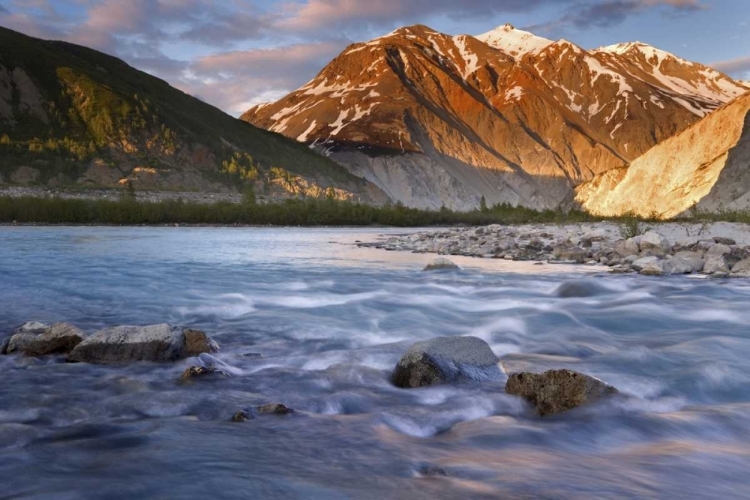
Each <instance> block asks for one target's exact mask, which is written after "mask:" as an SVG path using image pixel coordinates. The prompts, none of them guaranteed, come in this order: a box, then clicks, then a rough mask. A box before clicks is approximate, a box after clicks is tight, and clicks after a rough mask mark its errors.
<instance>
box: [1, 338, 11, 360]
mask: <svg viewBox="0 0 750 500" xmlns="http://www.w3.org/2000/svg"><path fill="white" fill-rule="evenodd" d="M9 345H10V337H7V338H5V339H3V340H2V341H0V356H4V355H6V354H8V346H9Z"/></svg>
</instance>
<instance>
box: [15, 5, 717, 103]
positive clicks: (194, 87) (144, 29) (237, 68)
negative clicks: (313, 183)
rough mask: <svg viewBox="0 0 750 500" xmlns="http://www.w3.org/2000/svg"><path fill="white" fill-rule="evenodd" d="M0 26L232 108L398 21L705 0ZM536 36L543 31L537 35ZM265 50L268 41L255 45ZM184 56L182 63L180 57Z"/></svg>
mask: <svg viewBox="0 0 750 500" xmlns="http://www.w3.org/2000/svg"><path fill="white" fill-rule="evenodd" d="M0 2H2V5H0V25H2V26H7V27H10V28H12V29H16V30H19V31H22V32H24V33H27V34H29V35H32V36H37V37H41V38H54V39H63V40H67V41H71V42H74V43H79V44H81V45H86V46H89V47H92V48H95V49H97V50H101V51H104V52H107V53H110V54H112V55H115V56H117V57H120V58H122V59H124V60H125V61H127V62H128V63H129V64H131V65H132V66H134V67H136V68H139V69H142V70H144V71H148V72H149V73H152V74H154V75H156V76H158V77H160V78H163V79H165V80H167V81H168V82H169V83H171V84H172V85H174V86H176V87H178V88H180V89H181V90H183V91H185V92H188V93H191V94H193V95H196V96H199V97H201V98H202V99H203V100H205V101H207V102H209V103H211V104H214V105H216V106H219V107H220V108H222V109H224V110H226V111H228V112H231V113H235V114H238V113H241V112H242V111H244V110H245V109H243V106H244V107H248V103H253V104H254V103H256V102H258V101H260V100H264V99H277V98H279V97H281V96H282V95H283V94H285V93H286V92H289V91H291V90H293V89H295V88H297V87H299V86H300V85H301V84H303V83H304V82H306V81H307V80H309V79H310V78H311V77H312V76H313V75H315V74H316V73H317V72H318V71H319V70H320V69H321V68H322V67H323V66H325V64H326V63H327V62H328V61H329V60H330V59H331V58H333V57H334V56H336V55H337V54H338V53H339V52H340V51H341V50H343V49H344V48H345V47H346V45H347V44H349V43H350V41H351V40H365V39H367V38H370V36H371V35H372V34H373V32H379V33H382V32H385V31H387V30H390V29H393V28H394V27H396V26H401V25H404V24H414V23H426V24H431V23H433V22H434V21H435V20H445V19H448V18H450V19H454V20H456V19H459V20H460V19H469V20H471V19H477V20H482V21H486V20H488V19H495V18H502V17H503V16H504V15H506V14H512V13H522V14H527V13H529V12H535V11H540V10H543V8H545V7H547V8H552V9H555V10H558V11H559V9H563V16H562V18H560V19H558V20H556V21H554V22H551V23H546V24H540V25H538V26H536V27H532V29H531V31H535V30H538V31H540V32H551V31H557V32H560V31H564V30H566V29H571V28H573V29H585V28H587V27H589V26H610V25H612V24H616V23H619V22H622V21H623V20H624V19H626V18H627V17H629V16H631V15H635V14H637V13H639V12H642V11H646V10H649V9H653V8H659V9H660V10H662V11H663V12H665V13H669V14H674V13H677V12H690V11H694V10H698V9H702V8H704V7H705V6H704V5H703V3H702V0H596V1H595V0H462V1H458V0H409V1H406V0H265V1H263V2H260V1H249V0H224V1H217V0H4V1H3V0H0ZM540 34H541V33H540ZM258 47H265V48H258ZM181 59H182V60H181Z"/></svg>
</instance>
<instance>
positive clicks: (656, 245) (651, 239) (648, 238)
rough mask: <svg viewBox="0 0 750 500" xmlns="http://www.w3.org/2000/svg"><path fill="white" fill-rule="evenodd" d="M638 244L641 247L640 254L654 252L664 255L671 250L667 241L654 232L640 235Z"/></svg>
mask: <svg viewBox="0 0 750 500" xmlns="http://www.w3.org/2000/svg"><path fill="white" fill-rule="evenodd" d="M638 244H639V246H640V247H641V252H644V251H649V250H651V251H653V250H656V251H659V252H662V253H665V254H666V253H667V252H669V250H670V248H672V245H671V244H670V243H669V240H668V239H667V238H665V237H664V236H663V235H661V234H659V233H657V232H656V231H648V232H647V233H644V234H642V235H641V236H640V238H639V243H638Z"/></svg>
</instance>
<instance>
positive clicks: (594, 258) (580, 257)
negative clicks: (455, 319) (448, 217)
mask: <svg viewBox="0 0 750 500" xmlns="http://www.w3.org/2000/svg"><path fill="white" fill-rule="evenodd" d="M628 231H633V232H638V233H639V234H632V235H631V234H628ZM360 245H362V246H365V247H372V248H380V249H384V250H391V251H410V252H415V253H434V254H438V255H460V256H467V257H479V258H493V259H504V260H512V261H534V262H538V263H548V264H559V263H565V264H586V265H590V266H601V267H606V268H609V271H610V272H613V273H630V272H638V273H640V274H647V275H669V274H692V273H699V274H703V275H707V276H712V277H729V276H732V277H748V276H750V226H748V225H747V224H741V223H729V222H715V223H703V224H698V223H689V222H682V223H675V222H672V223H653V224H649V225H648V227H644V226H640V225H638V226H630V227H628V226H625V225H623V224H615V223H611V222H598V223H581V224H568V225H563V224H525V225H517V226H501V225H490V226H484V227H468V228H449V229H443V230H434V231H432V230H431V231H420V232H417V233H412V234H406V235H395V236H394V235H389V236H384V237H381V238H380V239H379V241H376V242H369V243H360Z"/></svg>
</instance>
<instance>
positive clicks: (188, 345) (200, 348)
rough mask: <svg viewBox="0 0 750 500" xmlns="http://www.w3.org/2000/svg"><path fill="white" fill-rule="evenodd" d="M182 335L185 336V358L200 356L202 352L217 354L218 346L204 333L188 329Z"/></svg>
mask: <svg viewBox="0 0 750 500" xmlns="http://www.w3.org/2000/svg"><path fill="white" fill-rule="evenodd" d="M182 334H183V335H184V336H185V348H184V352H183V354H184V356H185V357H192V356H200V355H201V354H203V353H204V352H217V351H218V350H219V345H218V344H217V343H216V342H214V341H213V340H211V338H210V337H209V336H208V335H206V332H204V331H201V330H191V329H189V328H188V329H185V330H183V331H182Z"/></svg>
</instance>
